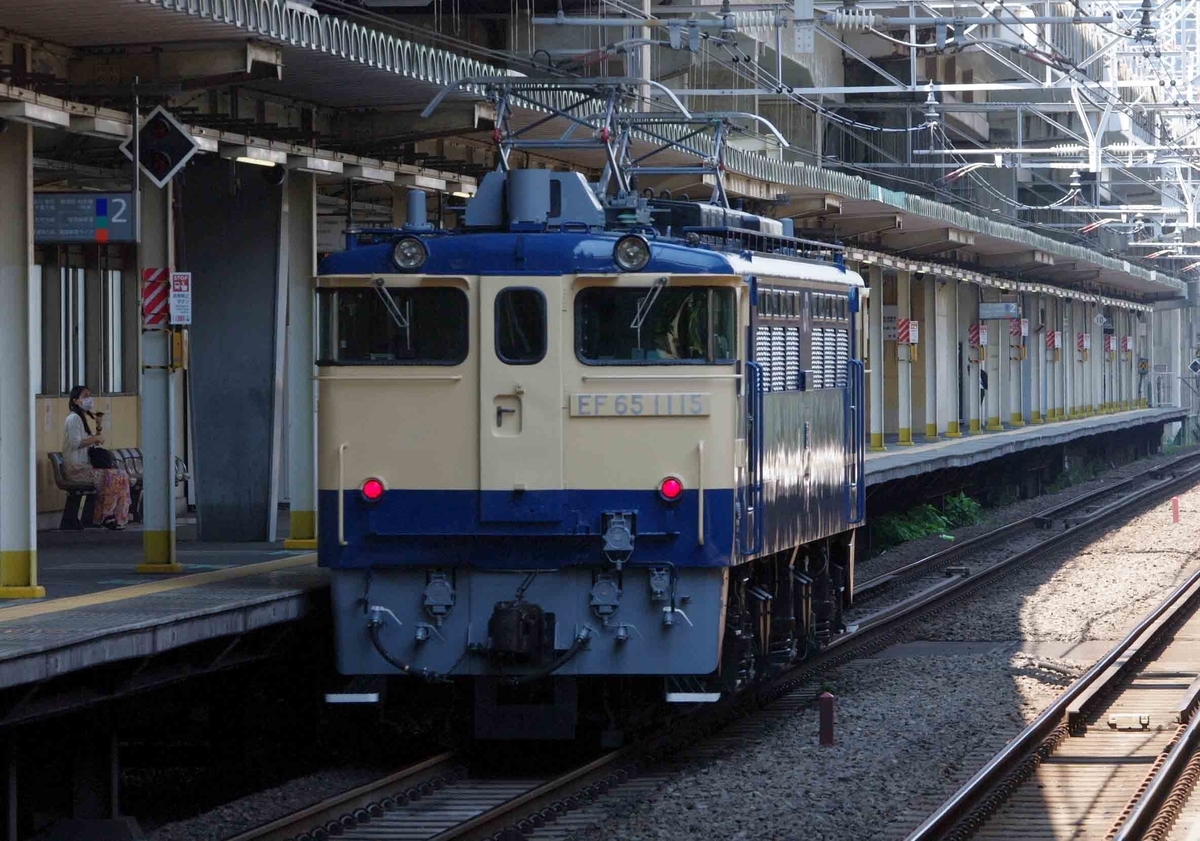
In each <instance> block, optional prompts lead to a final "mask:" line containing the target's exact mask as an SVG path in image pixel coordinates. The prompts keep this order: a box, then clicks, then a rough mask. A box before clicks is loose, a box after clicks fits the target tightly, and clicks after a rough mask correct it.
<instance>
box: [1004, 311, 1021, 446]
mask: <svg viewBox="0 0 1200 841" xmlns="http://www.w3.org/2000/svg"><path fill="white" fill-rule="evenodd" d="M1021 312H1022V314H1024V313H1025V310H1024V309H1022V310H1021ZM1017 326H1018V327H1019V326H1020V324H1019V323H1018V325H1017ZM1024 346H1025V339H1024V337H1022V336H1021V335H1020V334H1018V335H1016V336H1009V337H1008V338H1007V343H1006V344H1005V348H1006V349H1007V350H1008V357H1009V358H1008V423H1009V426H1013V427H1021V426H1024V425H1025V412H1024V410H1023V409H1022V406H1021V402H1022V401H1021V385H1022V377H1021V369H1022V367H1023V366H1022V364H1021V363H1022V359H1021V357H1022V354H1021V349H1022V348H1023V347H1024Z"/></svg>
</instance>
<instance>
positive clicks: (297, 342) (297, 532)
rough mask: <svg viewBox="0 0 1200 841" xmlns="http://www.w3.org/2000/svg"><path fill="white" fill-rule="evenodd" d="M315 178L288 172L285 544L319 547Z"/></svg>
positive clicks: (300, 546) (290, 547)
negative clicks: (287, 515) (288, 508)
mask: <svg viewBox="0 0 1200 841" xmlns="http://www.w3.org/2000/svg"><path fill="white" fill-rule="evenodd" d="M316 185H317V182H316V178H315V177H314V176H312V175H307V174H305V173H300V172H293V173H291V174H290V175H289V176H288V185H287V199H288V227H289V236H288V245H289V250H288V316H287V459H288V469H287V476H288V498H289V499H290V500H291V514H290V520H291V523H290V528H289V530H288V539H287V540H286V541H284V547H285V548H287V549H316V548H317V541H316V538H317V495H316V494H317V491H316V488H317V447H316V437H315V434H316V416H317V402H316V400H317V392H316V382H315V381H314V380H313V372H314V367H313V281H312V279H313V276H314V275H315V274H316V271H317V267H316V257H317V253H316V247H317V194H316Z"/></svg>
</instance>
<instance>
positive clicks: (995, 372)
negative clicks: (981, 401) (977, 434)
mask: <svg viewBox="0 0 1200 841" xmlns="http://www.w3.org/2000/svg"><path fill="white" fill-rule="evenodd" d="M1001 324H1003V325H1004V329H1003V334H1002V333H1001V330H1000V325H1001ZM987 326H988V346H987V348H986V351H987V353H986V355H985V360H986V362H985V364H986V365H987V375H988V390H987V429H988V431H989V432H998V431H1000V430H1001V429H1003V428H1004V427H1003V425H1001V423H1000V412H1001V411H1002V404H1003V402H1004V401H1003V399H1002V395H1003V393H1004V383H1003V380H1002V378H1003V374H1002V369H1003V368H1004V366H1003V365H1001V364H1000V356H1001V354H1003V353H1004V348H1005V346H1006V345H1007V344H1008V323H1007V322H1006V321H996V320H992V321H989V322H987Z"/></svg>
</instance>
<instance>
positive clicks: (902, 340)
mask: <svg viewBox="0 0 1200 841" xmlns="http://www.w3.org/2000/svg"><path fill="white" fill-rule="evenodd" d="M908 325H909V320H908V319H907V318H897V319H896V342H897V344H901V345H906V344H908V343H909V341H910V339H911V335H910V332H909V329H908Z"/></svg>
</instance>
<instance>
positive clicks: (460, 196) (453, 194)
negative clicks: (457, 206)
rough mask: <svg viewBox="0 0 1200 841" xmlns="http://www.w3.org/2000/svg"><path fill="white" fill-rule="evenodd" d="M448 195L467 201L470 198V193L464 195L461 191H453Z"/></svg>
mask: <svg viewBox="0 0 1200 841" xmlns="http://www.w3.org/2000/svg"><path fill="white" fill-rule="evenodd" d="M450 195H452V196H454V197H455V198H460V199H469V198H471V194H470V193H464V192H463V191H462V190H455V191H454V192H453V193H451V194H450Z"/></svg>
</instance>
